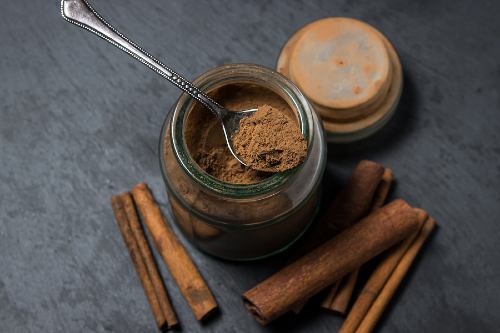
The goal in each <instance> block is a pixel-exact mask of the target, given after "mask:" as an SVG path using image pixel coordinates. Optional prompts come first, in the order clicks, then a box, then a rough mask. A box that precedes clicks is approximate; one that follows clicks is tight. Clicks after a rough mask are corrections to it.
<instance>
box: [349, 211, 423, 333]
mask: <svg viewBox="0 0 500 333" xmlns="http://www.w3.org/2000/svg"><path fill="white" fill-rule="evenodd" d="M416 211H417V214H418V221H419V230H418V231H417V232H415V233H414V234H413V235H412V236H410V237H408V238H407V239H405V240H404V241H403V242H402V243H401V244H399V245H397V246H395V247H394V248H393V249H391V250H390V251H389V253H387V255H386V256H385V258H384V259H383V260H382V261H381V262H380V263H379V264H378V266H377V268H376V269H375V270H374V271H373V273H372V275H371V276H370V278H369V279H368V281H367V282H366V284H365V286H364V287H363V289H362V290H361V292H360V294H359V296H358V298H357V299H356V302H355V303H354V305H353V307H352V309H351V311H350V312H349V315H348V316H347V318H346V320H345V321H344V323H343V324H342V327H341V329H340V332H342V333H348V332H355V331H356V329H357V328H358V326H359V324H360V323H361V321H362V320H363V318H364V317H365V315H366V313H367V312H368V310H369V309H370V306H371V305H372V304H373V302H374V301H375V299H376V298H377V296H378V294H379V293H380V290H381V289H382V288H383V287H384V285H385V283H386V282H387V280H388V279H389V278H390V276H391V274H392V273H393V271H394V269H395V268H396V266H397V265H398V263H399V262H400V260H401V258H402V257H403V256H404V255H405V253H406V252H407V250H408V248H409V247H410V246H411V245H412V244H413V242H414V241H415V239H416V237H417V235H418V234H419V232H420V230H421V229H422V226H423V225H424V223H425V221H426V220H427V219H428V215H427V213H426V212H425V211H423V210H421V209H418V210H416Z"/></svg>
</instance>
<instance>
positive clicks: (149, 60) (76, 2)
mask: <svg viewBox="0 0 500 333" xmlns="http://www.w3.org/2000/svg"><path fill="white" fill-rule="evenodd" d="M61 14H62V16H63V18H64V19H65V20H66V21H68V22H70V23H73V24H75V25H77V26H79V27H80V28H83V29H86V30H88V31H90V32H92V33H94V34H96V35H97V36H99V37H101V38H102V39H104V40H106V41H108V42H109V43H111V44H113V45H114V46H116V47H117V48H119V49H120V50H122V51H123V52H126V53H128V54H129V55H130V56H132V57H133V58H135V59H136V60H139V61H140V62H142V63H143V64H144V65H146V66H148V67H149V68H150V69H152V70H153V71H155V72H156V73H158V74H160V75H161V76H163V77H164V78H165V79H167V80H168V81H170V82H171V83H173V84H175V85H176V86H177V87H178V88H180V89H182V90H183V91H185V92H186V93H188V94H189V95H191V96H192V97H193V98H194V99H196V100H197V101H199V102H200V103H202V104H203V105H205V106H206V107H207V108H209V109H210V110H212V111H213V112H215V113H216V114H217V115H218V116H220V113H219V110H220V109H222V107H221V106H220V105H219V104H218V103H216V102H215V101H213V100H212V99H211V98H210V97H208V96H207V95H205V94H204V93H203V92H202V91H201V90H200V89H198V88H197V87H196V86H194V85H193V84H192V83H191V82H189V81H188V80H186V79H185V78H183V77H182V76H181V75H179V74H177V73H176V72H175V71H173V70H172V69H170V68H169V67H167V66H165V65H164V64H163V63H162V62H161V61H159V60H158V59H156V58H154V57H153V56H152V55H150V54H149V53H148V52H146V51H145V50H143V49H142V48H141V47H139V46H138V45H137V44H135V43H134V42H132V41H131V40H130V39H128V38H127V37H125V36H124V35H122V34H121V33H120V32H118V31H117V30H116V29H115V28H113V27H112V26H111V25H110V24H109V23H108V22H106V20H104V19H103V18H102V17H101V15H99V14H98V13H97V12H96V11H95V10H94V9H93V8H92V6H90V4H89V3H88V2H87V0H62V1H61Z"/></svg>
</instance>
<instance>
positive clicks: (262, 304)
mask: <svg viewBox="0 0 500 333" xmlns="http://www.w3.org/2000/svg"><path fill="white" fill-rule="evenodd" d="M417 227H418V222H417V215H416V213H415V211H414V210H413V208H411V207H410V206H409V205H408V204H407V203H406V202H404V201H403V200H395V201H393V202H392V203H390V204H388V205H386V206H384V207H382V208H381V209H378V210H376V211H375V212H373V213H372V214H370V215H369V216H367V217H366V218H364V219H363V220H362V221H360V222H359V223H356V224H355V225H353V226H352V227H350V228H348V229H346V230H345V231H343V232H342V233H340V234H339V235H338V236H336V237H334V238H333V239H331V240H329V241H328V242H326V243H324V244H323V245H321V246H319V247H318V248H316V249H315V250H313V251H312V252H310V253H309V254H306V255H305V256H303V257H301V258H299V259H298V260H297V261H295V262H293V263H291V264H290V265H288V266H286V267H285V268H283V269H282V270H280V271H279V272H277V273H276V274H274V275H272V276H271V277H269V278H268V279H266V280H264V281H263V282H261V283H259V284H258V285H257V286H255V287H254V288H252V289H250V290H249V291H247V292H245V293H244V294H243V300H244V303H245V306H246V307H247V309H248V310H249V311H250V312H251V313H252V314H253V315H254V317H255V319H256V320H257V321H258V322H259V323H261V324H262V325H266V324H268V323H269V322H271V321H272V320H274V319H276V318H277V317H279V316H281V315H282V314H284V313H286V312H287V311H289V310H290V309H292V308H293V306H294V305H297V304H299V303H301V302H303V301H304V300H305V299H308V298H310V297H312V296H314V295H315V294H317V293H318V292H319V291H321V290H323V289H324V288H326V287H327V286H329V285H331V284H333V283H334V282H335V281H337V280H338V279H340V278H341V277H342V276H344V275H346V274H347V273H349V272H351V271H353V270H354V269H356V268H357V267H359V266H361V265H362V264H363V263H365V262H366V261H368V260H370V259H371V258H373V257H374V256H376V255H378V254H379V253H381V252H382V251H384V250H386V249H387V248H389V247H391V246H392V245H394V244H396V243H397V242H399V241H401V240H403V239H404V238H406V237H408V236H409V235H410V234H412V233H413V232H415V230H416V229H417Z"/></svg>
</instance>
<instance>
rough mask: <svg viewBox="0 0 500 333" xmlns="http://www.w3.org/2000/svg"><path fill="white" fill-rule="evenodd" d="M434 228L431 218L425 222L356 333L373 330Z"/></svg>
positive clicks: (434, 224)
mask: <svg viewBox="0 0 500 333" xmlns="http://www.w3.org/2000/svg"><path fill="white" fill-rule="evenodd" d="M435 226H436V221H435V220H434V219H433V218H428V219H427V220H426V221H425V223H424V226H423V227H422V230H421V231H420V233H419V234H418V236H417V238H416V239H415V241H414V242H413V244H412V245H411V246H410V248H409V249H408V250H407V251H406V253H405V255H404V256H403V258H401V260H400V261H399V263H398V265H397V266H396V268H395V269H394V271H393V272H392V274H391V276H390V278H389V280H387V282H386V283H385V285H384V287H383V288H382V290H381V291H380V294H379V295H378V297H377V298H376V299H375V302H374V303H373V304H372V306H371V307H370V310H368V313H367V314H366V316H365V317H364V318H363V321H362V322H361V324H360V325H359V327H358V329H357V330H356V333H369V332H371V331H372V330H373V329H374V328H375V326H376V324H377V322H378V320H379V319H380V316H381V315H382V313H383V312H384V310H385V308H386V307H387V305H388V304H389V301H390V300H391V299H392V297H393V296H394V293H395V292H396V290H397V288H398V286H399V284H400V283H401V281H402V280H403V279H404V277H405V276H406V273H407V272H408V270H409V269H410V267H411V264H412V263H413V261H414V260H415V257H416V256H417V254H418V253H419V251H420V249H421V248H422V246H423V245H424V243H425V241H426V240H427V238H428V237H429V235H430V234H431V232H432V230H433V229H434V227H435Z"/></svg>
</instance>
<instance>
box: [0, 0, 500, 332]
mask: <svg viewBox="0 0 500 333" xmlns="http://www.w3.org/2000/svg"><path fill="white" fill-rule="evenodd" d="M94 5H95V7H96V8H97V9H98V10H99V11H100V12H101V14H102V15H103V16H104V17H106V18H108V19H109V21H110V22H112V23H113V24H115V25H116V27H118V28H119V29H120V30H121V31H122V32H123V33H125V34H126V35H128V36H129V37H131V38H132V40H135V41H137V42H138V43H139V44H140V45H143V46H144V47H145V48H146V49H147V50H149V51H150V52H151V53H152V54H154V55H157V56H158V57H159V58H160V59H163V60H165V62H166V63H167V64H170V65H171V66H172V67H173V68H176V69H177V70H178V71H179V72H181V73H184V74H185V75H186V76H187V77H188V78H194V77H196V76H197V75H199V74H200V73H202V72H203V71H205V70H207V69H209V68H212V67H214V66H217V65H220V64H223V63H231V62H254V63H259V64H263V65H266V66H269V67H273V66H274V64H275V60H276V58H277V56H278V53H279V50H280V47H281V46H282V45H283V43H284V42H285V41H286V40H287V38H288V37H289V36H290V35H291V34H292V33H293V32H294V31H295V30H296V29H298V28H299V27H301V26H302V25H303V24H305V23H307V22H310V21H312V20H316V19H319V18H322V17H325V16H350V17H356V18H360V19H363V20H365V21H367V22H369V23H371V24H373V25H375V26H376V27H378V28H379V29H380V30H382V31H383V32H384V33H385V34H387V36H388V37H389V38H390V39H391V40H392V42H393V43H394V45H395V46H396V48H397V50H398V51H399V54H400V56H401V60H402V63H403V66H404V69H405V88H404V93H403V97H402V103H401V105H400V107H399V109H398V111H397V115H396V117H395V118H394V119H393V120H392V121H391V123H390V124H389V125H388V126H387V127H386V128H385V129H384V130H383V131H382V132H380V133H379V134H377V135H376V136H374V137H372V138H370V139H369V140H366V141H364V142H361V143H358V144H355V145H350V146H342V147H341V146H333V145H331V146H329V164H328V170H327V175H326V180H325V188H326V191H325V192H327V194H331V193H333V190H331V188H332V187H334V185H335V184H340V183H342V182H343V181H345V177H346V176H347V175H348V173H349V171H350V170H351V169H352V168H353V167H354V165H355V164H356V162H357V161H359V160H360V159H362V158H370V159H373V160H376V161H378V162H382V163H384V164H386V165H387V166H390V167H391V168H393V170H394V172H395V174H396V176H397V179H398V184H397V187H396V189H395V191H394V192H393V196H394V197H403V198H405V199H407V200H408V201H410V202H411V203H412V204H414V205H417V206H421V207H424V208H425V209H427V210H428V211H429V212H430V213H431V214H432V215H433V216H434V217H435V218H436V219H437V220H438V221H439V224H440V228H439V230H438V231H437V232H435V234H434V236H433V237H432V239H431V240H430V241H429V242H428V244H427V245H426V247H425V249H424V251H423V252H422V253H421V255H420V256H419V259H418V260H417V262H416V264H415V265H414V267H413V269H412V270H411V273H410V274H409V276H408V277H407V279H406V280H405V282H404V284H403V285H402V288H400V290H399V292H398V294H397V296H396V298H395V299H393V301H392V303H391V307H390V308H389V309H388V311H387V312H386V314H385V316H384V318H383V320H382V322H381V324H380V325H379V329H380V331H384V332H495V331H497V332H498V331H499V330H500V317H499V308H500V299H499V295H500V283H499V280H498V277H499V276H500V260H499V253H500V246H499V239H500V223H499V216H500V191H499V188H500V131H499V129H500V63H499V60H500V43H499V42H498V36H499V35H500V20H499V19H498V13H499V11H500V2H498V1H495V0H491V1H480V2H477V1H453V2H451V1H395V0H394V1H390V0H387V1H372V2H361V1H302V2H299V1H253V2H250V1H229V0H227V1H211V2H208V1H195V0H191V1H153V0H144V1H132V0H108V1H105V0H95V1H94ZM0 42H1V44H0V76H1V81H0V82H1V83H0V327H1V329H0V330H1V331H2V332H151V331H153V330H154V321H153V318H152V315H151V313H150V310H149V307H148V304H147V302H146V299H145V297H144V295H143V291H142V289H141V287H140V284H139V281H138V279H137V277H136V275H135V273H134V271H133V268H132V265H131V262H130V259H129V257H128V254H127V253H126V251H125V247H124V244H123V242H122V239H121V236H120V234H119V232H118V229H117V227H116V225H115V222H114V220H113V216H112V213H111V209H110V206H109V198H110V196H111V195H112V194H114V193H118V192H120V191H123V190H126V189H129V188H130V187H131V186H133V185H134V184H135V183H137V182H139V181H146V182H148V183H149V184H150V185H151V186H152V188H153V191H154V193H155V194H156V196H157V197H158V198H159V200H160V201H161V203H162V206H163V208H164V209H165V211H166V210H167V205H166V198H165V196H164V194H163V193H164V189H163V186H162V182H161V176H160V170H159V163H158V156H157V145H158V136H159V131H160V128H161V125H162V121H163V119H164V117H165V114H166V112H167V110H168V108H169V106H170V105H172V104H173V103H174V101H175V99H176V98H177V96H178V95H179V91H178V90H176V89H175V88H174V87H173V86H171V85H170V84H168V83H167V82H165V81H164V80H163V79H161V78H160V77H158V76H157V75H156V74H155V73H153V72H151V71H149V70H147V69H146V68H145V67H143V66H142V65H141V64H139V63H138V62H136V61H135V60H133V59H132V58H129V57H128V56H126V55H124V54H122V53H121V52H120V51H119V50H118V49H115V48H113V47H111V46H110V45H108V44H107V43H105V42H104V41H102V40H99V39H97V38H96V37H94V36H92V35H90V34H89V33H87V32H84V31H83V30H81V29H78V28H76V27H74V26H71V25H69V24H67V23H65V22H64V21H63V20H62V19H61V18H60V15H59V3H58V2H57V1H26V0H24V1H5V0H4V1H2V5H1V9H0ZM188 247H189V246H188ZM189 248H190V251H191V253H192V256H193V257H194V260H195V261H196V263H197V265H198V266H199V268H200V269H201V271H202V272H203V274H204V275H205V277H206V278H207V280H208V283H209V284H210V286H211V287H212V289H213V291H214V293H215V294H216V297H217V299H218V301H219V302H220V305H221V308H222V314H221V315H220V316H219V317H217V318H215V319H214V320H213V321H212V322H210V323H208V324H206V325H204V326H201V325H199V324H198V323H197V322H196V321H195V320H194V318H193V316H192V314H191V313H190V311H189V309H188V307H187V305H186V304H185V302H184V300H183V299H182V298H181V297H180V294H179V292H178V291H177V289H176V287H175V285H174V284H173V282H172V281H171V278H170V275H169V274H168V272H167V271H166V270H165V269H164V267H163V265H161V266H162V273H163V276H164V278H165V281H166V284H167V287H168V290H169V292H170V294H171V296H172V298H173V301H174V304H175V307H176V309H177V311H178V314H179V317H180V320H181V321H182V324H183V328H184V332H197V331H206V332H233V331H234V332H236V331H238V332H241V331H245V332H258V331H268V332H272V331H287V332H332V331H335V330H336V329H337V328H338V327H340V324H341V320H340V319H338V318H336V317H333V316H331V315H329V314H326V313H320V312H318V311H314V308H311V307H309V308H308V309H307V310H306V311H305V313H304V315H303V316H300V317H294V316H285V317H284V318H283V319H281V320H279V321H278V322H276V323H275V324H273V325H271V326H270V327H268V328H265V329H263V328H261V327H260V326H259V325H258V324H257V323H256V322H254V320H253V319H252V318H251V317H250V316H249V315H248V314H247V312H246V311H245V310H244V309H243V306H242V304H241V301H240V297H239V294H240V293H241V292H242V291H244V290H246V289H248V288H249V287H252V286H253V285H255V284H256V283H257V282H258V281H260V280H261V279H263V278H264V277H266V276H268V275H269V274H270V273H271V272H274V271H275V270H276V269H277V268H278V267H279V260H278V259H272V260H267V261H264V262H258V263H252V264H238V263H231V262H224V261H220V260H216V259H214V258H211V257H208V256H206V255H203V254H202V253H200V252H198V251H196V250H195V249H192V248H191V247H189Z"/></svg>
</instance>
